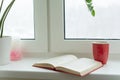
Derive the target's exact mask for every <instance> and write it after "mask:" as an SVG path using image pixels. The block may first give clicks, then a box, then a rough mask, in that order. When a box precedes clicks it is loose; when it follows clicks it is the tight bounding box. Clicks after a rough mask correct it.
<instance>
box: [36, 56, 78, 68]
mask: <svg viewBox="0 0 120 80" xmlns="http://www.w3.org/2000/svg"><path fill="white" fill-rule="evenodd" d="M76 59H77V57H76V56H74V55H63V56H58V57H54V58H50V59H46V60H42V61H40V62H37V63H35V64H51V65H53V66H54V67H56V66H58V65H60V64H63V63H67V62H71V61H73V60H76Z"/></svg>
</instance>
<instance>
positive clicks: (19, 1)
mask: <svg viewBox="0 0 120 80" xmlns="http://www.w3.org/2000/svg"><path fill="white" fill-rule="evenodd" d="M10 1H11V0H4V5H3V8H5V7H6V5H8V3H9V2H10ZM3 10H4V9H3ZM33 20H34V19H33V0H16V1H15V3H14V4H13V6H12V8H11V10H10V13H9V15H8V16H7V18H6V21H5V28H4V29H5V32H4V35H10V36H17V37H18V36H19V37H21V38H22V39H34V23H33Z"/></svg>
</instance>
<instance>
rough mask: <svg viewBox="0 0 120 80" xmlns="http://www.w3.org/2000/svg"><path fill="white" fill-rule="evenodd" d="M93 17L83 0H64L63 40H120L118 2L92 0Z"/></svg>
mask: <svg viewBox="0 0 120 80" xmlns="http://www.w3.org/2000/svg"><path fill="white" fill-rule="evenodd" d="M92 1H93V6H94V8H95V11H96V16H95V17H93V16H92V15H91V13H90V12H89V10H88V9H87V6H86V4H85V0H65V39H120V0H92Z"/></svg>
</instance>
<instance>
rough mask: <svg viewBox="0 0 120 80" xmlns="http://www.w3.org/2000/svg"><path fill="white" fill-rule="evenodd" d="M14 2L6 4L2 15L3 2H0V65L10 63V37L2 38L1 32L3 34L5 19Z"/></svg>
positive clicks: (2, 0)
mask: <svg viewBox="0 0 120 80" xmlns="http://www.w3.org/2000/svg"><path fill="white" fill-rule="evenodd" d="M14 2H15V0H12V1H11V2H10V3H9V4H8V6H7V7H6V9H5V10H4V11H3V14H2V7H3V3H4V0H1V3H0V15H1V19H0V65H4V64H7V63H9V61H10V49H11V37H10V36H3V32H4V22H5V19H6V17H7V15H8V13H9V11H10V9H11V7H12V5H13V4H14Z"/></svg>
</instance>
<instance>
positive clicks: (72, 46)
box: [49, 0, 120, 54]
mask: <svg viewBox="0 0 120 80" xmlns="http://www.w3.org/2000/svg"><path fill="white" fill-rule="evenodd" d="M67 1H69V0H67ZM72 1H74V0H72ZM75 1H78V0H75ZM111 1H112V0H111ZM63 3H64V0H50V1H49V26H50V50H51V51H52V52H57V53H83V54H85V53H87V54H89V53H92V47H91V44H92V42H94V41H99V40H84V39H82V40H78V39H71V40H70V39H64V38H65V37H67V38H71V36H72V35H70V36H64V4H63ZM81 3H84V1H81ZM73 4H74V3H73ZM95 4H97V3H95ZM101 4H102V3H101ZM114 4H116V3H114ZM117 4H119V3H117ZM76 6H77V5H76ZM85 6H86V5H83V7H85ZM95 6H96V5H95ZM101 6H102V5H97V6H96V8H98V9H95V10H98V11H99V8H100V10H101ZM112 7H114V9H115V11H117V10H118V8H117V7H116V6H112ZM105 8H106V7H103V10H105ZM114 9H112V10H114ZM84 10H85V11H84ZM106 10H108V11H110V10H109V9H106ZM82 11H83V12H81V13H82V15H86V16H87V17H89V18H90V20H91V18H92V16H91V14H90V13H89V11H87V8H86V9H84V8H83V9H82ZM84 13H85V14H84ZM100 13H101V14H104V15H107V14H105V13H106V11H105V13H103V12H98V13H96V15H97V14H98V16H99V15H100ZM109 14H111V15H112V14H115V15H118V14H119V12H118V13H114V12H112V13H109ZM104 15H102V17H104ZM98 16H96V17H98ZM109 16H110V15H108V16H106V19H108V18H107V17H109ZM110 18H112V17H110ZM87 19H88V18H87ZM115 19H116V21H117V22H115V23H117V24H119V23H118V22H119V17H117V16H115ZM84 21H85V20H84ZM84 23H85V22H84ZM97 24H99V23H98V22H97ZM110 24H111V22H110ZM80 25H81V24H80ZM84 25H86V24H84ZM91 25H93V24H91ZM95 25H96V23H95ZM100 25H101V26H102V24H100ZM106 25H107V26H108V25H109V23H107V24H106ZM114 25H116V24H114ZM101 26H99V27H101ZM68 27H69V26H68ZM91 27H92V26H91ZM95 27H96V26H95ZM116 27H118V26H116ZM79 28H80V27H79ZM113 31H114V30H113ZM100 33H101V32H100ZM105 34H106V33H105ZM107 34H111V33H110V32H109V33H107ZM67 35H68V34H67ZM84 35H86V34H84ZM84 35H82V36H80V37H82V38H83V36H84ZM98 35H99V34H98ZM114 35H116V36H115V37H113V36H114ZM114 35H113V36H112V37H113V38H116V37H118V35H117V33H115V32H114ZM91 36H92V37H94V35H89V36H85V38H91ZM105 37H106V36H102V37H101V36H100V37H99V36H98V37H96V36H95V37H94V38H98V39H99V38H105ZM108 37H109V36H108ZM108 37H107V38H108ZM72 38H76V36H72ZM78 38H79V37H78ZM100 41H108V42H109V43H110V53H119V52H120V49H119V46H120V41H119V40H112V38H111V40H100Z"/></svg>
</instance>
